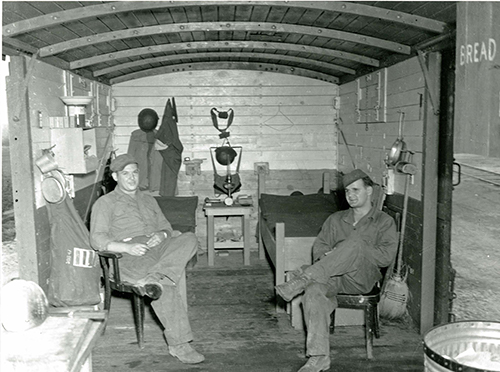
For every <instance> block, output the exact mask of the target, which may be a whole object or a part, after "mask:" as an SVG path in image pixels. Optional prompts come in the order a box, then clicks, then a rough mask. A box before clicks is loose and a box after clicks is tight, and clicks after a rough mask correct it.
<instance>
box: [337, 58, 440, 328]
mask: <svg viewBox="0 0 500 372" xmlns="http://www.w3.org/2000/svg"><path fill="white" fill-rule="evenodd" d="M379 72H382V74H385V75H386V76H385V80H382V82H383V83H382V85H381V89H382V92H383V93H382V100H381V102H385V109H386V113H385V114H386V121H385V122H384V121H383V120H378V121H377V120H374V118H375V116H374V109H373V107H374V105H375V101H376V99H375V98H377V97H376V95H377V90H376V89H373V88H374V87H372V88H368V90H367V88H363V87H367V86H369V85H370V84H372V85H373V82H374V81H378V77H377V73H378V72H375V73H373V74H371V75H366V76H363V77H361V78H360V81H359V82H358V81H352V82H350V83H347V84H344V85H341V86H340V114H339V121H340V123H341V124H342V126H341V127H342V129H343V132H344V134H345V137H346V139H347V144H348V146H349V150H350V153H351V155H352V158H353V160H351V157H350V156H349V152H348V151H347V148H346V146H345V145H344V143H343V141H342V140H340V143H339V166H338V168H339V171H343V172H349V171H350V170H352V169H353V166H352V161H354V163H355V165H356V167H357V168H360V169H362V170H364V171H365V172H366V173H367V174H369V175H370V176H371V177H372V178H373V179H374V180H375V181H376V182H378V183H382V182H383V175H384V174H385V173H386V172H387V166H386V163H385V159H386V157H387V155H388V154H389V152H390V149H391V146H392V145H393V143H394V142H395V140H396V139H397V138H398V135H399V133H398V132H399V121H400V119H401V113H402V112H403V113H404V122H403V130H402V135H403V139H404V141H405V142H406V145H407V148H408V150H411V151H412V152H414V155H413V163H414V164H415V165H416V166H417V169H418V170H417V173H416V175H414V176H412V178H411V184H410V192H409V196H410V200H409V206H408V214H407V225H406V231H405V239H404V254H403V260H404V263H405V265H406V266H407V268H408V273H409V275H408V281H407V282H408V285H409V287H410V290H411V293H412V297H411V301H410V306H409V311H410V315H411V316H412V318H413V319H414V320H415V322H416V323H417V325H420V322H421V315H422V302H423V301H424V299H423V298H422V296H424V294H426V290H423V281H422V278H423V277H424V276H425V275H426V274H425V273H424V268H426V267H425V265H424V264H423V255H422V253H423V251H424V248H423V246H425V244H427V243H424V239H425V236H426V234H424V231H423V226H424V223H423V216H424V211H423V200H424V197H425V190H424V176H425V170H424V165H425V164H424V154H425V151H426V142H425V141H426V127H425V117H426V109H427V108H426V105H425V103H426V102H427V100H426V96H425V95H424V94H425V81H424V76H423V73H422V69H421V67H420V65H419V62H418V59H417V58H413V59H410V60H407V61H405V62H402V63H399V64H397V65H394V66H391V67H389V68H387V69H384V70H380V71H379ZM384 81H385V82H386V83H384ZM367 82H368V83H367ZM359 87H361V89H359ZM359 97H361V98H359ZM358 100H360V101H361V102H360V103H359V104H358ZM357 109H361V112H358V111H357ZM381 109H383V107H381ZM363 110H364V112H363ZM359 118H361V119H359ZM381 118H383V116H382V115H380V116H379V119H381ZM434 126H436V125H434ZM429 133H432V131H429ZM427 151H428V150H427ZM434 151H436V149H435V150H434ZM436 161H437V160H436ZM436 161H434V163H435V162H436ZM431 168H432V167H431ZM428 177H434V178H435V179H437V174H435V175H432V176H430V175H428ZM405 179H406V176H405V175H404V174H397V173H396V176H395V183H394V189H395V193H394V194H393V195H390V196H388V197H387V200H386V205H388V206H389V208H390V209H392V210H394V211H398V212H402V205H403V194H404V190H405ZM435 182H436V181H435ZM431 218H432V216H431ZM430 222H431V223H432V220H431V221H430ZM434 225H435V223H434ZM429 230H431V229H429ZM428 233H429V234H430V235H431V236H432V234H433V233H432V231H429V232H428ZM433 239H434V240H435V235H434V236H433ZM427 248H428V249H430V252H432V250H431V248H432V247H427ZM424 282H425V280H424ZM428 295H430V296H431V297H432V295H433V294H432V293H429V294H428ZM427 311H430V313H431V314H432V311H433V309H432V308H431V309H428V310H427Z"/></svg>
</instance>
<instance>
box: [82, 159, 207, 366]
mask: <svg viewBox="0 0 500 372" xmlns="http://www.w3.org/2000/svg"><path fill="white" fill-rule="evenodd" d="M110 169H111V171H112V177H113V178H114V179H115V181H116V182H117V186H116V188H115V190H113V191H112V192H110V193H109V194H106V195H104V196H102V197H101V198H99V199H97V201H96V202H95V204H94V206H93V208H92V217H91V226H90V240H91V244H92V247H93V248H94V249H96V250H101V251H110V252H119V253H122V254H123V257H122V258H121V259H120V272H121V274H122V276H123V279H124V280H126V281H129V282H132V283H136V289H137V291H138V293H139V294H141V295H147V296H149V297H151V298H152V299H153V300H154V301H152V302H151V305H152V307H153V309H154V311H155V313H156V315H157V316H158V318H159V320H160V321H161V323H162V324H163V326H164V328H165V331H164V334H165V338H166V340H167V344H168V350H169V352H170V354H171V355H173V356H175V357H177V358H178V359H179V360H180V361H181V362H183V363H193V364H194V363H201V362H202V361H203V360H204V359H205V358H204V356H203V355H201V354H200V353H198V352H197V351H196V350H194V348H193V347H192V346H191V344H190V341H192V339H193V336H192V333H191V326H190V324H189V319H188V314H187V309H186V306H185V304H184V301H183V300H182V295H181V293H180V289H179V286H178V285H177V284H178V283H179V280H180V279H181V278H182V277H183V275H185V270H186V265H187V263H188V262H189V260H190V259H191V258H192V257H193V256H194V255H195V254H196V250H197V247H198V240H197V238H196V236H195V235H194V234H193V233H190V232H188V233H184V234H181V233H180V232H179V231H174V230H173V229H172V226H171V225H170V223H169V222H168V220H167V219H166V218H165V216H164V215H163V212H162V211H161V209H160V207H159V206H158V203H157V202H156V200H155V199H154V198H153V197H152V196H151V195H149V194H147V193H144V192H142V191H140V190H139V189H138V187H139V169H138V165H137V161H136V160H135V159H134V157H132V156H131V155H128V154H123V155H120V156H117V157H116V158H115V159H114V160H113V161H112V162H111V165H110Z"/></svg>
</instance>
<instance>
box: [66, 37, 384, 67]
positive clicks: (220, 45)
mask: <svg viewBox="0 0 500 372" xmlns="http://www.w3.org/2000/svg"><path fill="white" fill-rule="evenodd" d="M202 48H205V49H228V48H244V49H251V48H262V49H266V50H267V49H287V50H295V51H298V52H303V53H314V54H325V55H329V56H332V57H336V58H341V59H347V60H353V61H355V62H359V63H362V64H365V65H369V66H373V67H378V65H379V61H377V60H376V59H373V58H367V57H365V56H362V55H356V54H352V53H347V52H343V51H338V50H333V49H325V48H318V47H311V46H307V45H297V44H285V43H271V42H257V41H212V42H207V41H198V42H189V43H176V44H166V45H156V46H149V47H142V48H137V49H131V50H124V51H120V52H116V53H110V54H106V55H98V56H95V57H90V58H85V59H81V60H78V61H73V62H71V64H70V66H71V69H79V68H82V67H86V66H91V65H95V64H98V63H104V62H107V61H112V60H113V61H114V60H117V59H120V58H130V57H133V56H141V55H144V54H151V53H165V52H176V51H188V50H192V51H197V50H200V49H202Z"/></svg>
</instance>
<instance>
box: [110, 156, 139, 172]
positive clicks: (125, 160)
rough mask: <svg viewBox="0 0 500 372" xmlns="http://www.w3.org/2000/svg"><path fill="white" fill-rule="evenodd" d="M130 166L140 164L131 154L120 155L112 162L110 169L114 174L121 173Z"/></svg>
mask: <svg viewBox="0 0 500 372" xmlns="http://www.w3.org/2000/svg"><path fill="white" fill-rule="evenodd" d="M129 164H138V163H137V160H135V158H134V157H133V156H132V155H129V154H122V155H118V156H117V157H116V158H114V159H113V161H112V162H111V165H110V166H109V169H111V171H112V172H119V171H122V170H123V168H125V167H126V166H127V165H129Z"/></svg>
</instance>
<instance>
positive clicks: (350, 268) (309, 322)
mask: <svg viewBox="0 0 500 372" xmlns="http://www.w3.org/2000/svg"><path fill="white" fill-rule="evenodd" d="M365 249H367V248H366V246H365V245H364V244H363V243H362V242H358V241H344V242H342V243H339V244H338V245H337V246H336V247H335V249H334V250H333V251H332V252H331V253H330V254H329V255H327V256H325V257H323V258H322V259H321V260H320V261H318V262H316V263H315V264H314V265H312V266H310V267H308V268H306V269H305V270H304V273H305V274H306V275H307V276H309V277H310V278H311V283H310V284H309V285H308V286H307V287H306V288H305V291H304V292H305V293H304V297H303V299H302V304H303V307H304V320H305V322H306V326H307V342H306V346H307V354H308V355H309V356H317V355H329V354H330V343H329V337H330V334H329V328H330V322H331V313H332V311H333V310H335V309H336V308H337V306H338V303H337V298H336V295H337V294H339V293H351V294H361V293H366V292H368V291H370V290H371V289H372V288H373V286H374V285H375V283H376V282H377V280H379V279H380V278H381V274H380V270H379V269H378V267H377V266H376V265H374V264H373V263H372V262H371V261H370V260H369V258H368V257H369V256H368V255H367V254H366V252H365V251H364V250H365Z"/></svg>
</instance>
